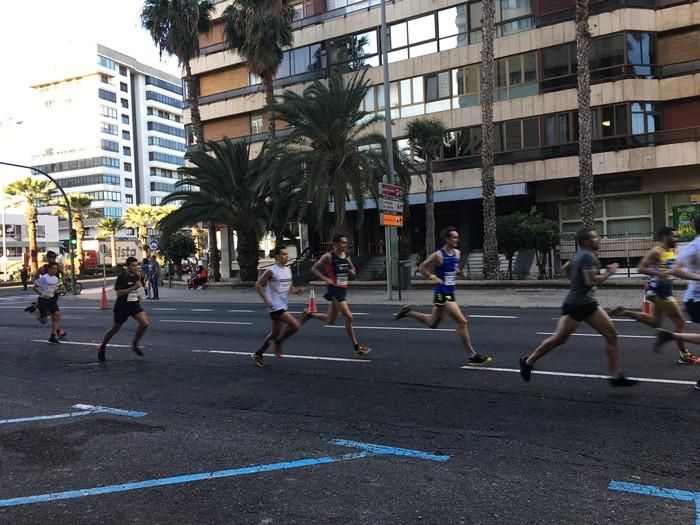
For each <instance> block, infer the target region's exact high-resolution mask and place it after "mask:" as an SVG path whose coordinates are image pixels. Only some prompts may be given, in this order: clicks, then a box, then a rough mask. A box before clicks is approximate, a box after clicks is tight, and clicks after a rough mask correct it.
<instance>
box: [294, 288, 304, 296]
mask: <svg viewBox="0 0 700 525" xmlns="http://www.w3.org/2000/svg"><path fill="white" fill-rule="evenodd" d="M304 291H305V290H304V289H303V288H297V291H296V292H295V293H296V294H297V295H303V294H304Z"/></svg>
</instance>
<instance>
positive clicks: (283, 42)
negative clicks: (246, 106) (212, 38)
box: [223, 0, 294, 138]
mask: <svg viewBox="0 0 700 525" xmlns="http://www.w3.org/2000/svg"><path fill="white" fill-rule="evenodd" d="M223 19H224V35H225V36H226V43H227V46H228V48H229V49H230V50H231V51H235V52H237V53H238V54H239V55H241V57H243V59H244V60H245V61H246V62H247V64H248V70H249V71H250V72H251V73H254V74H255V75H257V76H259V77H260V79H261V80H262V85H263V89H264V90H265V98H266V101H267V104H268V109H269V108H271V106H272V104H273V103H274V102H275V95H274V91H273V88H272V81H273V79H274V77H275V74H276V73H277V68H278V67H279V66H280V64H281V63H282V54H283V50H284V49H285V48H288V47H291V46H292V43H293V42H294V32H293V28H292V21H293V20H294V9H292V7H291V6H289V5H287V4H286V3H284V2H280V1H279V0H236V1H235V2H234V3H233V4H231V5H230V6H228V7H227V8H226V9H225V10H224V13H223ZM275 129H276V124H275V113H274V111H270V112H269V122H268V130H269V133H270V137H271V138H274V136H275Z"/></svg>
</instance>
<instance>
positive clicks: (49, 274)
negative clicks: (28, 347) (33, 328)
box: [33, 262, 61, 343]
mask: <svg viewBox="0 0 700 525" xmlns="http://www.w3.org/2000/svg"><path fill="white" fill-rule="evenodd" d="M57 273H58V263H56V262H51V263H48V264H47V265H46V273H44V274H42V275H41V276H40V277H39V278H38V279H37V280H36V281H35V282H34V288H33V291H34V292H35V293H36V294H37V295H38V296H39V299H38V300H37V306H36V309H37V314H38V319H39V322H40V323H41V324H46V323H47V321H48V317H49V313H50V314H51V337H49V343H58V342H59V340H58V339H57V338H56V335H57V334H58V331H59V330H60V324H61V313H60V311H59V308H58V293H57V290H58V276H57Z"/></svg>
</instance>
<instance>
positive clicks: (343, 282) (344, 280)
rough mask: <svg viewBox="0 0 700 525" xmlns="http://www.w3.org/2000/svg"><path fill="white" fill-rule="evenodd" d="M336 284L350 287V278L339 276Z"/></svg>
mask: <svg viewBox="0 0 700 525" xmlns="http://www.w3.org/2000/svg"><path fill="white" fill-rule="evenodd" d="M335 283H336V284H337V285H338V286H347V285H348V276H347V275H338V276H337V277H336V278H335Z"/></svg>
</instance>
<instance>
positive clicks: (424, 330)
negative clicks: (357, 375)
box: [324, 324, 455, 332]
mask: <svg viewBox="0 0 700 525" xmlns="http://www.w3.org/2000/svg"><path fill="white" fill-rule="evenodd" d="M324 326H325V328H342V329H343V330H345V325H342V326H338V325H330V324H327V325H324ZM353 328H354V329H355V330H400V331H406V332H454V331H455V329H454V328H409V327H406V328H402V327H400V326H353Z"/></svg>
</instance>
